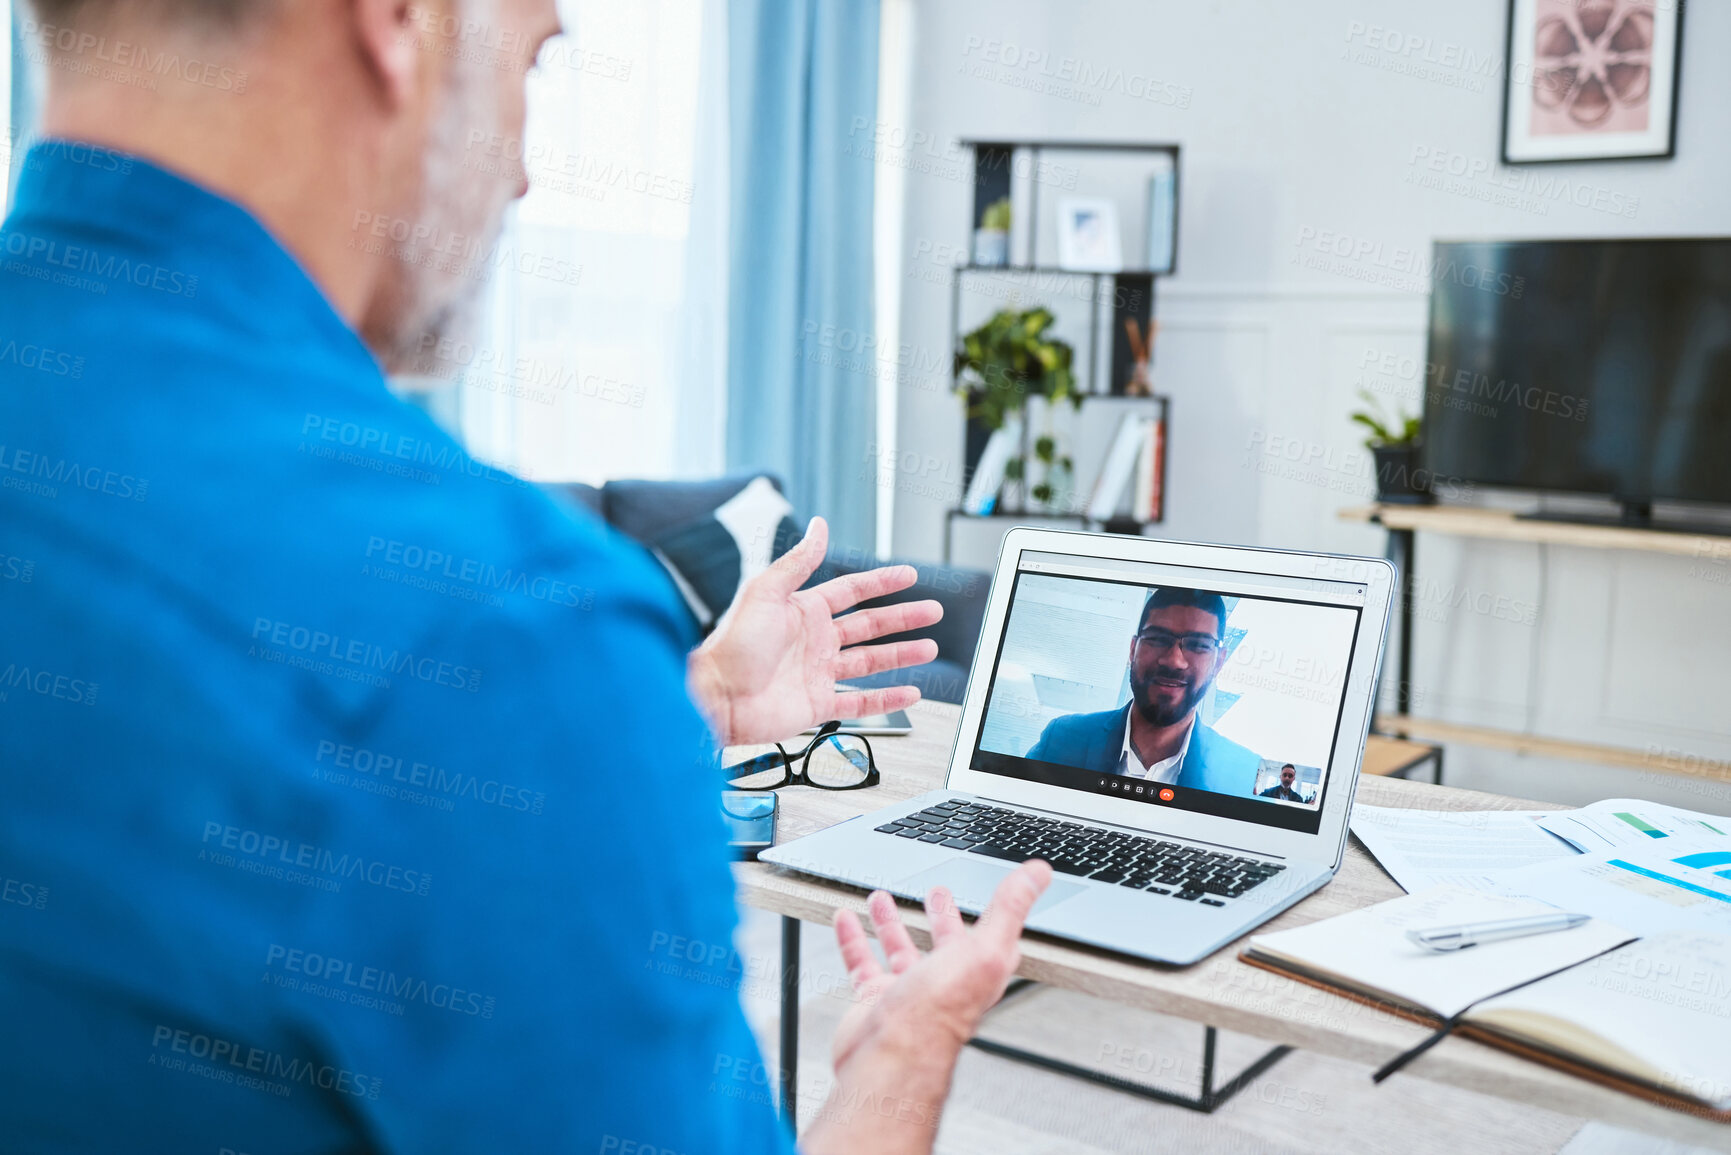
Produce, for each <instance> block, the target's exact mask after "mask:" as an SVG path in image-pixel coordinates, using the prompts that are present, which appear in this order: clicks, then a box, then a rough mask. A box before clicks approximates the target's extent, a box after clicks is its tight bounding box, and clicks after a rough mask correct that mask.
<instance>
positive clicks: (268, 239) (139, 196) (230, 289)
mask: <svg viewBox="0 0 1731 1155" xmlns="http://www.w3.org/2000/svg"><path fill="white" fill-rule="evenodd" d="M6 230H7V231H8V232H24V233H38V234H42V233H49V234H52V233H56V232H68V233H71V234H73V235H77V236H80V237H84V238H90V239H91V241H92V243H93V244H99V245H101V244H106V245H111V246H115V247H117V248H118V247H125V246H132V247H136V248H137V249H138V250H139V251H140V252H142V253H144V254H146V255H147V256H148V258H149V259H150V260H152V261H154V262H155V263H156V264H158V265H160V266H163V267H165V268H170V269H174V270H175V271H177V272H179V273H181V274H183V275H185V276H187V277H196V278H198V281H197V288H196V297H195V298H193V297H189V299H196V300H198V301H199V303H200V304H201V305H203V306H205V307H207V308H210V309H221V310H223V311H224V312H225V313H227V314H229V315H230V317H231V318H232V319H234V320H236V321H240V322H243V323H244V324H245V326H246V328H247V329H248V330H249V335H250V334H253V333H256V334H268V335H269V336H270V337H271V338H273V339H275V340H278V341H281V340H306V339H313V340H318V341H319V342H321V343H322V344H326V345H327V346H330V347H333V348H338V349H340V352H341V353H342V354H343V355H344V356H347V357H355V356H357V355H358V356H360V357H364V358H365V359H366V361H367V363H368V364H369V365H371V366H372V367H373V369H374V373H375V374H376V373H377V362H376V360H375V359H374V358H373V356H372V354H371V352H369V351H368V350H367V348H366V345H365V343H364V342H362V341H361V339H360V336H359V334H357V333H356V332H355V331H354V330H353V329H352V328H350V327H349V325H348V323H347V322H346V321H344V320H343V318H342V317H341V315H339V314H338V313H337V311H336V310H335V308H333V307H332V305H331V303H330V301H329V299H328V298H326V296H325V295H324V292H323V291H322V290H321V289H320V288H319V287H318V285H317V284H316V283H315V282H314V281H313V279H312V278H311V277H310V276H309V275H308V274H307V272H306V270H305V269H303V268H302V267H301V265H300V263H299V262H298V261H296V260H295V258H294V256H293V255H291V254H290V253H289V251H288V250H287V249H285V248H283V246H282V244H281V243H280V242H278V241H277V239H276V237H274V236H273V235H272V234H271V232H270V231H269V230H268V229H267V228H265V226H264V224H263V223H262V222H260V221H259V219H258V218H257V217H255V216H253V215H252V213H250V212H248V211H247V210H246V209H245V208H243V207H241V206H240V205H239V204H236V203H235V202H234V201H231V200H229V199H227V198H226V197H223V196H221V195H219V194H217V193H215V192H212V191H210V190H209V189H206V188H204V187H202V186H201V185H198V184H195V183H194V182H192V181H190V180H188V179H186V178H185V177H182V176H180V175H178V174H176V173H174V172H171V171H169V170H168V169H165V168H162V167H160V166H158V165H155V164H152V163H151V162H150V161H147V160H144V159H143V158H141V157H137V156H132V155H130V154H127V153H122V152H115V151H113V150H111V149H106V148H101V147H99V146H95V145H89V144H83V143H80V142H77V141H70V140H61V139H56V138H50V139H47V140H43V141H40V142H38V143H37V144H35V145H33V146H32V147H31V149H30V151H29V152H28V153H27V154H26V156H25V159H24V165H23V171H22V173H21V175H20V177H19V180H18V188H17V194H16V196H15V197H14V199H13V207H12V212H11V214H10V215H9V216H8V218H7V220H6Z"/></svg>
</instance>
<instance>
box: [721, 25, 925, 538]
mask: <svg viewBox="0 0 1731 1155" xmlns="http://www.w3.org/2000/svg"><path fill="white" fill-rule="evenodd" d="M877 73H878V0H729V7H728V87H729V89H730V91H729V134H730V137H731V154H732V155H731V157H730V167H731V209H730V212H731V215H732V220H731V222H730V226H731V228H730V232H731V241H730V247H731V253H730V257H731V271H730V273H729V282H730V283H729V294H728V297H729V303H728V373H727V459H728V466H729V468H730V469H735V470H768V471H770V472H772V473H775V474H777V475H778V476H780V477H781V478H782V479H783V481H784V482H786V484H787V489H788V498H789V500H791V501H792V502H793V504H794V507H795V509H797V510H798V511H799V512H800V513H801V514H802V515H811V514H822V515H823V516H825V517H826V518H828V519H829V522H830V528H831V540H832V541H833V542H834V543H835V544H836V545H838V546H842V547H852V548H858V549H865V550H869V549H870V548H871V547H872V545H873V543H874V540H875V537H876V518H877V476H878V471H877V467H876V463H875V462H874V461H872V460H870V459H869V458H868V452H869V450H870V447H871V445H872V444H873V442H875V441H876V439H877V430H876V424H875V423H876V413H877V404H876V396H875V393H876V389H877V371H878V365H879V360H878V358H877V357H876V355H875V352H874V348H875V346H874V345H872V344H869V343H868V342H870V341H871V338H872V335H873V333H874V326H873V323H872V179H873V172H874V166H873V161H872V159H871V155H872V154H871V149H870V147H869V146H870V144H871V131H870V128H869V126H871V125H874V124H876V123H877ZM862 125H863V126H867V127H865V128H863V129H862V127H861V126H862ZM850 144H851V145H855V146H861V147H856V148H854V149H852V150H850V148H849V146H850ZM861 153H863V155H859V154H861ZM892 368H893V366H892ZM868 556H869V555H868Z"/></svg>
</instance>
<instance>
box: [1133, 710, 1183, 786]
mask: <svg viewBox="0 0 1731 1155" xmlns="http://www.w3.org/2000/svg"><path fill="white" fill-rule="evenodd" d="M1135 709H1136V704H1135V703H1134V702H1132V703H1131V704H1130V708H1129V709H1127V710H1125V711H1124V748H1123V750H1122V752H1121V754H1120V757H1121V758H1122V759H1123V762H1122V765H1123V766H1124V768H1125V769H1126V770H1128V769H1130V768H1132V767H1135V766H1142V759H1141V758H1139V757H1138V756H1137V754H1136V750H1135V748H1134V747H1132V746H1131V745H1130V715H1131V713H1132V711H1134V710H1135ZM1195 733H1196V711H1194V710H1192V711H1190V721H1189V722H1188V723H1186V724H1185V727H1184V741H1182V742H1180V743H1179V744H1178V753H1176V754H1174V755H1172V757H1170V758H1165V759H1162V760H1161V761H1159V762H1156V763H1155V764H1154V765H1152V766H1142V774H1139V775H1137V777H1143V776H1145V775H1148V774H1152V773H1155V772H1157V771H1159V770H1160V769H1162V768H1163V767H1171V768H1172V769H1174V770H1176V769H1181V768H1182V767H1183V765H1184V756H1185V755H1186V754H1188V753H1190V738H1191V736H1192V735H1193V734H1195Z"/></svg>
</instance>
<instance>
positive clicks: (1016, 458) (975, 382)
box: [955, 308, 1082, 506]
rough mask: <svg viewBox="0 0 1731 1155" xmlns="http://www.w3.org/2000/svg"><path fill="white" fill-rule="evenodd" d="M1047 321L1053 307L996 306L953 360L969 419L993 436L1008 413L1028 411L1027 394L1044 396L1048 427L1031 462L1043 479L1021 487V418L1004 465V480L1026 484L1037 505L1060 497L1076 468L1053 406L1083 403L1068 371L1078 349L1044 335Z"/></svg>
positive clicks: (1024, 451)
mask: <svg viewBox="0 0 1731 1155" xmlns="http://www.w3.org/2000/svg"><path fill="white" fill-rule="evenodd" d="M1052 320H1053V317H1052V314H1051V312H1050V311H1049V310H1047V309H1043V308H1033V309H1027V310H1024V311H1020V312H1018V311H1017V310H1014V309H1003V310H1000V311H999V312H998V313H996V314H994V315H993V316H992V318H991V319H990V320H988V321H987V322H986V323H985V324H984V325H981V326H980V327H979V328H978V329H975V330H974V331H973V332H971V333H969V334H968V335H967V336H965V337H963V338H962V347H961V348H960V349H959V350H957V352H956V361H955V371H956V377H957V388H958V391H959V392H960V393H961V394H962V396H963V397H964V398H965V400H966V401H967V406H968V416H969V417H971V418H974V419H975V420H977V421H979V422H980V423H981V424H982V425H984V426H985V427H986V428H987V429H990V430H992V431H993V433H994V434H996V433H998V432H1001V431H1003V430H1004V429H1005V427H1006V426H1007V425H1008V424H1009V422H1010V419H1011V417H1012V416H1013V415H1019V414H1021V413H1022V412H1023V411H1024V410H1025V408H1026V407H1027V403H1028V399H1029V398H1030V397H1042V398H1044V399H1045V401H1046V406H1045V413H1046V426H1047V428H1046V429H1045V431H1044V432H1043V433H1042V434H1041V435H1040V436H1039V438H1038V439H1036V441H1035V442H1034V444H1033V446H1032V449H1033V456H1034V458H1035V460H1037V461H1038V462H1039V463H1040V464H1041V466H1042V467H1043V469H1042V473H1041V477H1040V479H1039V480H1038V481H1037V482H1035V483H1034V484H1033V485H1032V487H1029V486H1027V484H1026V483H1027V481H1028V469H1027V457H1028V449H1029V446H1028V433H1027V426H1026V423H1025V422H1020V423H1019V425H1020V431H1021V432H1020V437H1019V440H1020V443H1021V444H1020V451H1019V452H1017V453H1015V454H1013V455H1011V456H1009V457H1008V458H1007V459H1006V460H1005V461H1004V463H1003V471H1004V474H1003V479H1004V481H1006V482H1016V483H1019V485H1018V489H1025V490H1026V491H1027V493H1028V495H1029V496H1030V497H1031V498H1033V500H1034V502H1035V503H1036V504H1037V505H1040V506H1047V505H1051V504H1052V503H1053V502H1055V501H1056V500H1057V498H1058V496H1059V486H1060V485H1062V484H1064V483H1065V482H1066V481H1067V480H1068V477H1069V475H1070V473H1071V472H1072V471H1073V469H1074V468H1075V463H1074V462H1073V461H1072V460H1071V459H1070V458H1069V457H1068V456H1066V455H1062V454H1060V453H1059V451H1058V444H1057V437H1056V435H1055V433H1054V432H1053V430H1052V428H1051V419H1052V411H1053V409H1054V408H1055V407H1056V406H1057V405H1058V404H1060V403H1061V402H1065V401H1068V402H1069V403H1070V405H1071V406H1072V407H1074V408H1080V406H1081V404H1082V396H1081V394H1080V393H1079V392H1078V391H1077V388H1076V374H1075V372H1074V370H1073V369H1072V365H1073V363H1074V361H1075V357H1076V351H1075V350H1074V349H1073V348H1071V347H1070V344H1069V342H1067V341H1061V340H1058V339H1057V338H1055V337H1047V336H1046V330H1047V329H1049V328H1051V325H1052ZM989 444H990V443H988V445H989ZM983 465H984V459H982V466H983ZM979 468H980V467H976V470H975V472H976V474H977V473H978V472H979ZM970 492H971V489H970ZM976 496H977V495H976Z"/></svg>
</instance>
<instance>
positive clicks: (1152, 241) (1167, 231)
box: [1148, 153, 1178, 277]
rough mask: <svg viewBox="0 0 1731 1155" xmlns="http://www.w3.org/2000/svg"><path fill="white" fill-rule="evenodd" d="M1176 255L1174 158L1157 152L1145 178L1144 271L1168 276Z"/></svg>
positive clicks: (1176, 189) (1176, 228) (1170, 154)
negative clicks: (1146, 198)
mask: <svg viewBox="0 0 1731 1155" xmlns="http://www.w3.org/2000/svg"><path fill="white" fill-rule="evenodd" d="M1177 258H1178V157H1177V154H1176V153H1158V154H1156V168H1155V170H1154V175H1152V176H1150V177H1149V178H1148V271H1149V272H1150V273H1155V274H1158V275H1159V276H1162V277H1169V276H1171V275H1172V268H1173V264H1174V263H1175V262H1176V260H1177Z"/></svg>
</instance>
